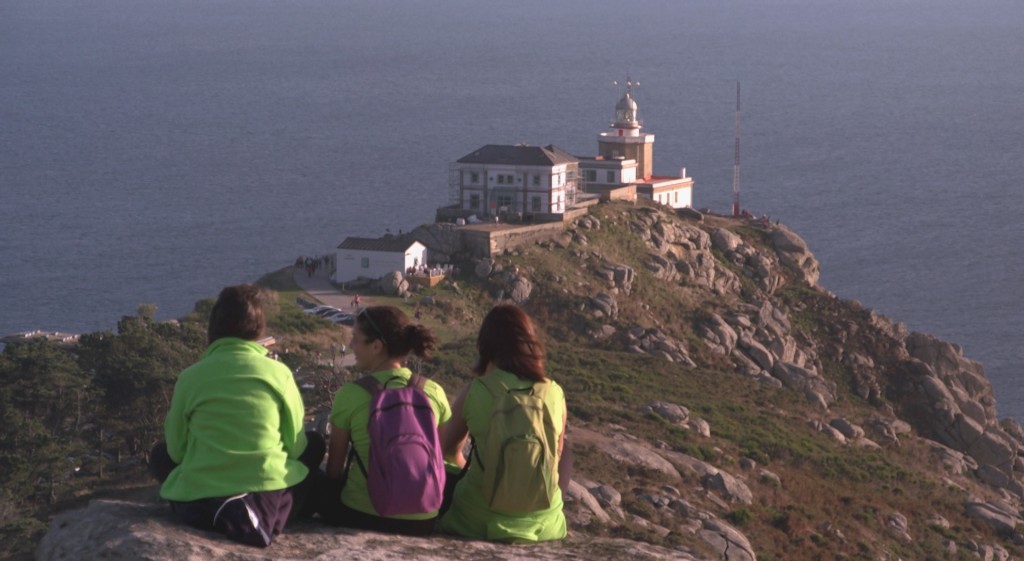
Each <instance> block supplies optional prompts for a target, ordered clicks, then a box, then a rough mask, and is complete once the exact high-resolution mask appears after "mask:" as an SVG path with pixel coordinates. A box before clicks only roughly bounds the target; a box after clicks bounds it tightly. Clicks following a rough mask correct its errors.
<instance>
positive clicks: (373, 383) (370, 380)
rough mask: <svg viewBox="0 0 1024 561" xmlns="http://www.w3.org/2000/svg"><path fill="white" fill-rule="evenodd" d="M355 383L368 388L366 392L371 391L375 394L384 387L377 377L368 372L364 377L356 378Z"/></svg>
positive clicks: (365, 388)
mask: <svg viewBox="0 0 1024 561" xmlns="http://www.w3.org/2000/svg"><path fill="white" fill-rule="evenodd" d="M355 384H356V385H357V386H359V387H361V388H363V389H364V390H366V392H367V393H369V394H370V395H373V394H375V393H377V392H379V391H381V390H383V389H384V385H383V384H381V383H380V382H378V381H377V379H376V378H374V377H373V375H372V374H367V375H366V376H363V377H362V378H360V379H358V380H356V381H355Z"/></svg>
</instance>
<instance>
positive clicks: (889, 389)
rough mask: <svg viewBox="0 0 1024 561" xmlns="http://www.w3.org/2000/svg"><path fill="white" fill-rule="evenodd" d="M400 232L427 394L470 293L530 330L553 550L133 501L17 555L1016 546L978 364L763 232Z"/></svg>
mask: <svg viewBox="0 0 1024 561" xmlns="http://www.w3.org/2000/svg"><path fill="white" fill-rule="evenodd" d="M418 235H419V236H421V238H422V239H426V238H428V237H429V238H430V239H431V240H432V244H433V245H431V248H432V250H434V248H435V247H437V248H438V254H443V255H445V256H446V257H447V258H449V259H450V260H451V261H452V262H455V263H457V264H458V265H459V270H460V271H461V276H460V277H458V278H456V279H452V280H449V281H446V282H445V283H443V284H442V285H441V286H438V287H435V288H433V289H430V290H428V291H425V292H423V293H409V292H408V291H409V290H410V289H409V284H408V283H406V282H404V280H403V279H402V277H401V275H400V274H397V275H392V276H391V277H389V278H387V279H385V280H384V282H383V283H382V284H381V286H380V289H381V290H383V291H384V292H386V293H389V294H392V295H396V296H403V297H405V298H406V299H411V300H412V301H414V302H415V303H417V305H419V306H421V307H422V308H423V309H424V310H425V311H426V314H427V320H429V321H433V322H436V323H437V324H438V325H444V326H446V327H447V328H448V329H450V330H452V331H453V332H454V333H457V334H458V333H461V334H463V335H464V336H462V337H460V338H457V339H458V340H456V341H453V342H451V343H449V344H447V345H446V347H445V348H444V349H442V352H441V353H440V356H439V359H438V362H437V363H435V364H434V365H433V368H434V369H435V372H437V373H438V374H439V378H440V379H441V380H442V381H444V382H447V383H445V384H444V385H445V386H446V389H447V390H448V391H449V393H453V392H454V391H456V390H457V384H456V382H458V381H459V380H463V379H465V376H464V374H461V373H460V372H458V371H460V370H461V371H462V372H464V370H463V368H464V366H465V364H466V362H467V360H468V359H467V358H466V357H467V356H469V355H470V354H471V348H472V344H471V338H472V335H471V334H472V330H473V328H474V327H475V325H478V321H479V318H480V317H482V315H481V314H482V311H484V310H486V307H487V306H489V305H490V304H491V303H493V302H495V301H499V300H512V301H515V302H517V303H520V304H521V305H523V306H524V307H525V308H526V309H527V310H528V311H529V312H530V313H531V314H532V315H533V316H534V317H535V318H536V319H537V321H538V323H539V324H540V325H541V326H542V328H543V329H544V330H545V332H546V334H547V336H548V338H549V341H550V342H549V354H550V359H549V360H550V369H551V372H552V375H553V376H555V377H556V378H557V379H558V380H559V382H560V383H562V384H563V385H564V386H565V387H566V389H567V396H568V399H569V401H570V419H569V424H570V432H569V440H568V442H569V443H570V445H571V446H572V447H573V450H574V452H575V455H576V457H577V466H576V468H577V469H576V476H575V477H574V479H573V483H572V489H571V492H570V494H569V497H567V506H566V508H567V512H568V515H569V518H570V522H571V535H570V537H569V538H568V539H567V540H566V541H564V542H562V543H557V544H546V545H539V546H507V545H496V544H488V543H480V542H470V541H465V540H458V539H455V538H450V537H443V536H442V537H435V538H430V539H408V538H395V537H391V536H384V535H379V534H373V533H365V532H356V531H348V530H343V531H340V532H339V531H337V530H335V529H331V528H324V527H321V526H319V525H317V524H315V523H312V522H303V523H301V524H300V525H298V526H297V527H295V528H293V529H292V530H291V531H289V532H288V534H286V535H284V536H282V537H281V538H280V539H279V540H278V541H277V542H276V543H275V545H274V546H272V547H271V548H270V549H269V550H265V551H258V550H253V549H249V548H245V547H242V546H234V545H232V544H229V543H228V542H226V541H224V540H221V539H219V538H218V537H216V536H214V535H209V534H204V533H201V532H197V531H194V530H191V529H188V528H183V527H180V526H178V525H176V524H174V523H172V522H171V521H170V519H169V517H168V516H167V514H166V511H165V509H164V508H163V507H161V506H160V505H159V504H158V503H157V501H156V500H155V493H154V496H153V500H150V501H133V502H124V501H93V502H92V503H91V504H90V505H89V506H88V507H86V508H85V509H83V510H76V511H70V512H65V513H62V514H60V515H58V516H57V517H56V518H55V519H54V520H53V523H52V525H51V527H50V530H49V532H48V533H47V535H46V537H45V538H44V539H43V541H42V543H41V544H40V545H39V548H38V551H37V558H38V559H40V560H56V559H73V558H101V557H102V558H110V559H153V560H171V559H175V560H177V559H232V560H234V559H267V558H274V559H340V558H348V557H356V558H361V559H392V558H410V559H479V558H487V559H520V558H529V559H611V558H630V559H683V560H686V559H690V560H708V561H710V560H716V559H725V560H728V561H748V560H749V561H753V560H755V559H761V560H766V559H776V560H787V561H800V560H805V559H806V560H810V559H864V560H873V561H874V560H878V561H881V560H896V559H903V560H906V561H910V560H918V559H982V560H1006V559H1013V558H1018V557H1019V556H1020V555H1021V551H1022V549H1021V546H1022V544H1024V534H1022V533H1021V531H1020V528H1021V522H1022V517H1021V508H1022V502H1024V484H1022V482H1024V478H1022V474H1024V460H1022V459H1021V456H1020V454H1019V450H1020V447H1021V444H1022V437H1024V430H1022V428H1021V426H1020V425H1019V424H1018V423H1016V422H1014V421H1012V420H1008V419H1003V420H1000V419H998V418H997V417H996V403H995V399H994V397H993V393H992V388H991V385H990V384H989V381H988V380H987V379H986V377H985V374H984V371H983V369H982V367H981V365H980V364H978V363H976V362H974V361H972V360H970V359H969V358H966V357H965V356H963V351H962V349H961V348H960V347H959V346H957V345H956V344H953V343H949V342H944V341H940V340H938V339H936V338H935V337H932V336H930V335H927V334H924V333H915V332H908V330H907V329H906V327H905V326H904V325H902V324H900V323H899V322H896V321H893V320H891V319H889V318H886V317H884V316H881V315H879V314H877V313H874V312H873V311H871V310H868V309H865V308H864V307H863V306H861V305H860V304H858V303H857V302H853V301H847V300H843V299H842V298H840V297H838V296H836V295H834V294H832V293H830V292H829V291H827V290H826V289H824V288H822V287H820V286H818V285H817V282H818V277H819V263H818V261H817V260H816V259H815V257H814V255H813V254H812V253H811V251H810V250H809V249H808V247H807V245H806V244H805V243H804V242H803V240H801V239H800V237H799V236H797V235H796V234H795V233H794V232H792V231H790V230H789V229H787V228H786V227H785V226H784V225H779V224H771V223H767V222H761V221H752V220H739V219H732V218H725V217H716V216H711V215H708V216H700V215H696V214H695V213H686V214H685V215H684V216H680V215H678V214H676V213H674V212H672V211H671V209H666V208H659V207H653V206H644V205H639V206H634V205H630V204H625V203H610V204H601V205H598V206H596V207H594V208H593V209H592V212H591V213H590V214H589V215H587V216H584V217H582V218H580V219H578V220H576V221H575V222H574V223H572V224H571V225H569V227H567V229H566V230H565V231H564V232H563V233H561V234H559V235H557V236H555V237H553V238H551V239H547V240H540V241H537V242H535V243H532V244H530V245H529V246H525V247H522V248H519V249H518V250H514V251H508V252H506V254H505V255H501V256H497V257H493V258H489V259H471V258H469V257H468V256H465V255H462V254H461V253H460V248H459V246H458V242H457V239H458V238H457V236H455V235H453V234H452V230H451V228H450V227H448V226H445V225H429V226H424V227H422V228H421V229H420V230H419V231H418ZM428 245H429V244H428ZM446 376H447V378H446Z"/></svg>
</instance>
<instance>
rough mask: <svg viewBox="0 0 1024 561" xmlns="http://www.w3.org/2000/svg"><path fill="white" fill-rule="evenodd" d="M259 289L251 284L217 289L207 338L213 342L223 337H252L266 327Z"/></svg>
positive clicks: (256, 337) (258, 336) (251, 339)
mask: <svg viewBox="0 0 1024 561" xmlns="http://www.w3.org/2000/svg"><path fill="white" fill-rule="evenodd" d="M266 326H267V324H266V320H264V318H263V303H262V302H261V301H260V289H259V287H257V286H253V285H251V284H240V285H238V286H228V287H226V288H224V290H221V291H220V296H218V297H217V302H216V303H214V305H213V309H212V310H211V311H210V326H209V329H208V331H207V339H208V340H209V342H210V343H213V342H214V341H216V340H217V339H222V338H224V337H238V338H239V339H245V340H247V341H255V340H257V339H259V338H260V337H261V336H262V335H263V330H264V329H265V328H266Z"/></svg>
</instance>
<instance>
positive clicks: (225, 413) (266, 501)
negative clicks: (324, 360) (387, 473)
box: [149, 285, 326, 547]
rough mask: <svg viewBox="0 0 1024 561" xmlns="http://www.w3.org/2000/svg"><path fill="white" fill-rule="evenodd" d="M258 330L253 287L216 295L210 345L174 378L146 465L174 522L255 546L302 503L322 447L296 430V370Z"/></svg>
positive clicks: (299, 417)
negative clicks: (271, 351) (160, 434)
mask: <svg viewBox="0 0 1024 561" xmlns="http://www.w3.org/2000/svg"><path fill="white" fill-rule="evenodd" d="M265 326H266V324H265V320H264V316H263V307H262V304H261V303H260V289H259V288H257V287H256V286H253V285H239V286H229V287H227V288H225V289H223V290H222V291H221V293H220V296H219V297H218V298H217V302H216V303H215V304H214V305H213V309H212V311H211V313H210V323H209V330H208V339H209V347H207V349H206V352H205V353H204V354H203V356H202V358H201V359H200V360H199V362H197V363H195V364H193V365H192V366H190V367H189V368H187V369H185V370H184V371H183V372H182V373H181V374H180V375H179V376H178V380H177V383H176V384H175V385H174V395H173V397H172V399H171V408H170V411H169V412H168V413H167V419H166V421H165V422H164V434H165V438H166V442H160V443H158V444H157V445H156V446H155V447H154V448H153V450H152V452H151V453H150V462H149V468H150V472H151V473H152V474H153V475H154V476H155V477H156V478H157V480H159V481H160V482H161V483H162V485H161V486H160V496H161V497H162V498H164V499H166V500H168V501H169V502H170V506H171V512H173V513H174V515H175V516H176V517H177V518H178V519H179V520H181V521H182V522H184V523H186V524H189V525H191V526H194V527H196V528H200V529H203V530H216V531H219V532H221V533H223V534H225V535H227V537H228V538H230V539H232V540H234V541H238V542H241V543H245V544H248V545H254V546H259V547H267V546H269V545H270V544H271V542H272V541H273V536H274V535H275V534H278V533H280V532H281V531H283V530H284V528H285V525H286V524H287V523H288V521H289V520H291V519H292V518H294V517H295V516H296V515H297V514H298V513H299V511H301V510H302V509H303V506H304V504H305V502H306V499H307V495H308V493H309V491H310V489H311V488H312V486H313V481H314V480H313V478H312V477H310V474H313V473H315V472H316V471H317V470H318V466H319V465H320V462H321V460H322V459H323V457H324V452H325V448H326V444H325V442H324V439H323V437H322V436H319V435H318V434H317V433H315V432H310V433H306V432H304V431H303V417H304V416H305V407H304V406H303V403H302V396H301V395H300V394H299V388H298V387H297V386H296V384H295V376H294V375H293V374H292V372H291V370H289V369H288V367H287V366H285V365H284V364H282V363H280V362H277V361H275V360H273V359H271V358H268V357H267V353H268V351H267V349H266V347H264V346H262V345H261V344H259V343H258V342H257V341H258V340H259V339H260V338H261V337H262V336H263V333H264V330H265Z"/></svg>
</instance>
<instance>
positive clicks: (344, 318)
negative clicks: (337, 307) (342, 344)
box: [324, 311, 356, 326]
mask: <svg viewBox="0 0 1024 561" xmlns="http://www.w3.org/2000/svg"><path fill="white" fill-rule="evenodd" d="M324 319H326V320H328V321H332V322H334V323H339V324H341V325H349V326H351V325H355V323H356V317H355V316H354V315H352V314H350V313H348V312H342V311H339V312H338V313H336V314H328V315H326V316H324Z"/></svg>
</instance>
